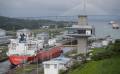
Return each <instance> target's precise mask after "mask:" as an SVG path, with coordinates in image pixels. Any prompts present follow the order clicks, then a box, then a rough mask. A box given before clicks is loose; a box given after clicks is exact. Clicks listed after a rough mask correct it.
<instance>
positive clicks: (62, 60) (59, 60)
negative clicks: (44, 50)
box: [43, 56, 71, 64]
mask: <svg viewBox="0 0 120 74" xmlns="http://www.w3.org/2000/svg"><path fill="white" fill-rule="evenodd" d="M70 60H71V59H70V58H66V57H61V56H60V57H58V58H54V59H52V60H50V61H45V62H43V64H60V63H63V64H66V63H68V62H69V61H70Z"/></svg>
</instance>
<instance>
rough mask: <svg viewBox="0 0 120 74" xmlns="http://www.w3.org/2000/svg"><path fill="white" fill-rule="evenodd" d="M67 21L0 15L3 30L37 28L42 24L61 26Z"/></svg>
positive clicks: (0, 25)
mask: <svg viewBox="0 0 120 74" xmlns="http://www.w3.org/2000/svg"><path fill="white" fill-rule="evenodd" d="M66 24H68V22H65V21H52V20H42V19H41V20H28V19H16V18H8V17H3V16H0V28H2V29H5V30H17V29H23V28H28V29H39V28H40V27H42V26H43V25H49V27H50V28H55V27H56V25H57V27H58V28H63V27H64V26H65V25H66Z"/></svg>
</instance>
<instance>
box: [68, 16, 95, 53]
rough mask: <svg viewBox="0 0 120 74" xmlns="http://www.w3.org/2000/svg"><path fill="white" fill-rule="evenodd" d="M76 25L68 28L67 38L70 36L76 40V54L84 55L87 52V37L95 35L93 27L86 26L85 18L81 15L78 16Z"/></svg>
mask: <svg viewBox="0 0 120 74" xmlns="http://www.w3.org/2000/svg"><path fill="white" fill-rule="evenodd" d="M78 18H79V20H78V24H77V25H73V26H72V27H68V28H67V29H68V33H67V36H71V37H74V38H76V39H77V42H78V44H77V53H78V54H86V53H87V51H88V47H87V45H88V43H87V41H88V37H90V36H92V35H94V34H95V31H94V27H93V26H90V25H88V22H87V16H86V15H81V16H78Z"/></svg>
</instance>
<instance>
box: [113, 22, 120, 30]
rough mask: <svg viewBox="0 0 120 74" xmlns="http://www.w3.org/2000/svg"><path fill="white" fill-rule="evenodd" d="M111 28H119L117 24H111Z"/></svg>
mask: <svg viewBox="0 0 120 74" xmlns="http://www.w3.org/2000/svg"><path fill="white" fill-rule="evenodd" d="M112 28H113V29H119V28H120V26H119V25H118V24H116V23H115V24H112Z"/></svg>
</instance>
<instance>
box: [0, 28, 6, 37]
mask: <svg viewBox="0 0 120 74" xmlns="http://www.w3.org/2000/svg"><path fill="white" fill-rule="evenodd" d="M3 36H6V31H5V30H3V29H0V37H3Z"/></svg>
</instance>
